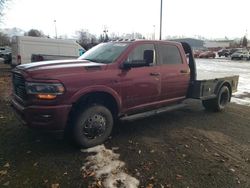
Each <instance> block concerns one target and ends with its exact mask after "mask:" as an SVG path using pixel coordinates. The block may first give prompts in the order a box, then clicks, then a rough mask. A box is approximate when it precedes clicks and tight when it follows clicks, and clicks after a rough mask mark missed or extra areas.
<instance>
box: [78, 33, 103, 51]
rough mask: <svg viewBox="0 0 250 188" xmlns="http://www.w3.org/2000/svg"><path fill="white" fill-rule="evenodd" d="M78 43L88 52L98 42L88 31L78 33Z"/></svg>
mask: <svg viewBox="0 0 250 188" xmlns="http://www.w3.org/2000/svg"><path fill="white" fill-rule="evenodd" d="M76 34H77V42H78V43H79V44H80V45H81V46H82V47H83V48H85V49H86V50H88V49H89V48H91V47H93V46H95V45H96V44H97V43H98V42H97V39H96V36H95V35H93V34H91V33H90V32H89V31H88V30H84V29H82V30H80V31H77V32H76Z"/></svg>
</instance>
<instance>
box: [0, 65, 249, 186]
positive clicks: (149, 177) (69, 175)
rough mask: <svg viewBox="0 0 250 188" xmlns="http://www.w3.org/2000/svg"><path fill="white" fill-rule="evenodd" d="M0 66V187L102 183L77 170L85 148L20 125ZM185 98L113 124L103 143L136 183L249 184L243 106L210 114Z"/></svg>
mask: <svg viewBox="0 0 250 188" xmlns="http://www.w3.org/2000/svg"><path fill="white" fill-rule="evenodd" d="M0 71H1V73H0V84H1V87H0V95H1V96H0V187H103V184H102V182H103V179H102V178H96V177H95V174H94V173H90V174H86V173H83V172H82V171H81V168H82V167H83V166H85V164H86V159H87V157H88V156H92V155H93V153H85V152H81V151H80V149H79V148H76V147H74V146H72V145H71V144H70V143H69V142H68V141H65V140H63V139H58V138H57V137H56V136H55V135H54V134H49V133H46V132H35V131H33V130H30V129H28V128H26V127H24V126H23V125H21V123H20V122H19V121H18V120H17V119H16V118H15V116H14V114H13V110H12V109H11V107H10V103H9V97H8V96H9V95H10V91H11V79H10V73H9V72H8V71H7V72H6V71H3V69H1V68H0ZM187 103H188V106H187V107H186V108H184V109H180V110H177V111H173V112H169V113H164V114H161V115H158V116H154V117H148V118H145V119H142V120H137V121H132V122H120V123H118V126H117V127H116V129H115V131H114V133H113V134H112V139H109V140H108V141H107V142H105V144H104V146H105V147H106V148H108V149H113V150H114V152H115V153H117V154H119V155H120V156H119V159H120V160H121V161H123V162H124V163H125V166H124V171H125V172H126V173H127V174H129V175H130V176H132V177H134V178H136V179H138V180H139V181H140V184H139V187H156V188H157V187H185V188H187V187H197V188H198V187H206V188H215V187H218V188H222V187H225V188H229V187H230V188H231V187H232V188H235V187H242V188H247V187H250V149H249V148H250V126H249V122H250V118H249V114H250V108H249V107H245V106H241V105H237V104H230V105H229V107H228V108H227V109H226V110H225V112H223V113H216V114H215V113H208V112H206V111H205V110H204V109H203V108H202V106H201V104H200V102H199V101H193V100H192V101H188V102H187ZM114 173H115V172H114ZM118 185H119V182H118ZM117 187H119V186H117ZM120 187H122V183H121V184H120Z"/></svg>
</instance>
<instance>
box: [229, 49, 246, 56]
mask: <svg viewBox="0 0 250 188" xmlns="http://www.w3.org/2000/svg"><path fill="white" fill-rule="evenodd" d="M240 50H243V49H242V48H232V49H230V52H229V55H230V56H231V55H232V54H233V53H234V52H237V51H240Z"/></svg>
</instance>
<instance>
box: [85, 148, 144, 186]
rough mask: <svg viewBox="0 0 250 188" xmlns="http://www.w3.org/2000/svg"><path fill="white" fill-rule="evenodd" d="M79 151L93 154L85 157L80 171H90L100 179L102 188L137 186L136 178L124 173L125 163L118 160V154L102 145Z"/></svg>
mask: <svg viewBox="0 0 250 188" xmlns="http://www.w3.org/2000/svg"><path fill="white" fill-rule="evenodd" d="M81 151H82V152H87V153H95V154H93V155H90V156H88V157H87V159H86V160H87V162H86V163H85V165H84V166H83V167H82V171H92V172H93V173H94V174H95V177H96V178H97V179H102V184H103V186H104V187H106V188H117V187H124V188H137V187H138V186H139V181H138V180H137V179H136V178H134V177H132V176H130V175H128V174H126V173H125V170H124V166H125V163H124V162H123V161H120V160H119V157H120V155H119V154H116V153H114V152H113V151H112V150H110V149H106V148H105V146H104V145H99V146H96V147H93V148H89V149H86V150H81Z"/></svg>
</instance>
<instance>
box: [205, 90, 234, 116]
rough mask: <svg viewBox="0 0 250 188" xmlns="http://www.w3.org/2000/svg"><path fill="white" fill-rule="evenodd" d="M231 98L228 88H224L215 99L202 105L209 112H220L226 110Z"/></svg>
mask: <svg viewBox="0 0 250 188" xmlns="http://www.w3.org/2000/svg"><path fill="white" fill-rule="evenodd" d="M230 97H231V94H230V91H229V88H228V87H227V86H223V87H222V88H221V89H220V91H219V93H218V96H217V97H216V98H215V99H208V100H203V101H202V104H203V106H204V108H205V109H206V110H208V111H212V112H220V111H223V110H224V109H225V107H226V105H227V104H228V103H229V101H230Z"/></svg>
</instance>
